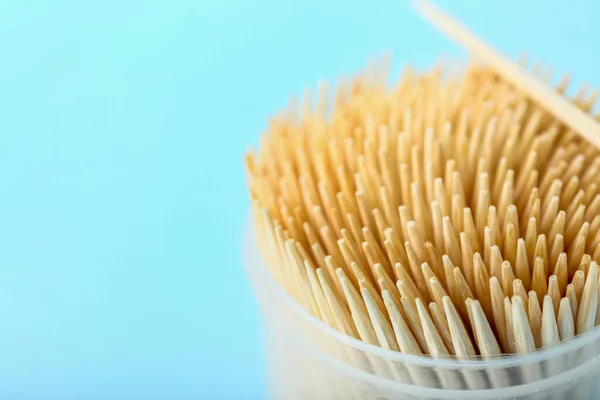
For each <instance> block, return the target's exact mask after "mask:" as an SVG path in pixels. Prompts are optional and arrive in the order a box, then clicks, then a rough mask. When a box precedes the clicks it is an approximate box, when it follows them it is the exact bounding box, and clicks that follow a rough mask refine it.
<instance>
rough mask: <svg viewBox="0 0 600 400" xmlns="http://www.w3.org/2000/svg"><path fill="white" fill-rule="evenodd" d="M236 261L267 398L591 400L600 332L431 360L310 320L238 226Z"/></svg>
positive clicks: (597, 383) (599, 365)
mask: <svg viewBox="0 0 600 400" xmlns="http://www.w3.org/2000/svg"><path fill="white" fill-rule="evenodd" d="M243 257H244V264H245V268H246V273H247V276H248V279H249V281H250V285H251V287H252V290H253V292H254V295H255V297H256V300H257V302H258V305H259V307H260V311H261V314H262V320H263V332H264V335H263V336H264V340H265V349H266V351H267V368H268V370H267V377H268V382H267V387H268V393H269V398H270V399H273V400H275V399H277V400H280V399H281V400H288V399H336V400H337V399H340V400H342V399H354V400H359V399H360V400H363V399H364V400H367V399H378V400H392V399H403V400H404V399H407V400H413V399H415V400H416V399H421V400H426V399H427V400H429V399H440V400H441V399H444V400H445V399H461V400H470V399H473V400H475V399H476V400H481V399H536V400H542V399H557V400H558V399H566V398H569V399H573V400H579V399H598V398H600V379H599V378H600V330H599V329H598V328H596V329H594V330H593V331H591V332H588V333H586V334H585V335H581V336H577V337H575V338H573V339H571V340H568V341H565V342H562V343H560V344H559V345H556V346H553V347H549V348H546V349H541V350H538V351H536V352H533V353H530V354H526V355H518V356H513V355H510V356H508V355H507V356H503V357H498V358H494V359H487V360H484V359H481V358H478V359H472V360H456V359H451V358H448V359H433V358H430V357H426V356H416V355H409V354H402V353H399V352H394V351H390V350H386V349H383V348H381V347H377V346H373V345H369V344H367V343H365V342H362V341H360V340H357V339H354V338H352V337H349V336H347V335H345V334H343V333H340V332H338V331H337V330H335V329H333V328H331V327H330V326H328V325H326V324H325V323H324V322H322V321H320V320H318V319H316V318H314V317H313V316H312V315H310V314H309V312H308V311H306V310H305V309H304V308H303V307H301V306H300V305H299V304H298V303H296V302H295V301H294V300H293V299H292V298H291V297H290V296H289V295H288V294H287V292H285V290H284V289H283V288H282V287H281V286H280V285H279V284H278V283H277V281H276V280H275V278H274V277H273V275H272V274H271V271H270V270H269V268H268V267H267V265H266V264H265V262H264V261H263V258H262V256H261V253H260V251H259V249H258V245H257V241H256V239H255V237H254V230H253V224H252V221H251V220H250V221H249V222H248V223H247V224H246V229H245V232H244V239H243Z"/></svg>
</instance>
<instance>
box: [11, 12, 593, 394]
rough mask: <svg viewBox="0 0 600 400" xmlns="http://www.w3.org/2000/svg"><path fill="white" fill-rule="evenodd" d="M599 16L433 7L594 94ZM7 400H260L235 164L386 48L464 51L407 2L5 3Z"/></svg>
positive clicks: (419, 61)
mask: <svg viewBox="0 0 600 400" xmlns="http://www.w3.org/2000/svg"><path fill="white" fill-rule="evenodd" d="M595 3H596V2H594V1H592V0H590V1H573V0H571V1H563V0H560V1H552V2H548V1H541V0H539V1H532V0H530V1H516V0H515V1H499V0H496V1H486V2H478V1H474V0H473V1H449V0H448V1H439V2H438V4H439V5H441V6H442V7H443V8H445V9H446V10H449V11H451V12H452V13H454V14H455V15H456V16H457V17H459V18H460V19H461V20H463V21H464V22H465V23H466V24H467V25H468V26H470V27H471V28H472V29H473V30H474V31H476V32H478V33H479V34H480V35H481V36H483V37H484V38H486V39H487V40H489V41H490V42H492V43H493V44H494V45H496V46H497V47H499V48H500V49H501V50H502V51H504V52H506V53H507V54H508V55H510V56H511V57H513V58H516V57H517V56H518V55H519V54H520V52H521V51H523V50H527V49H528V50H530V51H531V54H532V56H534V57H539V58H541V59H543V60H544V61H547V62H549V63H551V64H553V65H554V66H555V69H556V71H559V72H560V71H567V70H570V71H572V72H573V73H574V82H575V83H580V82H583V81H584V80H585V81H589V82H591V83H593V84H596V85H598V84H599V83H600V82H599V80H600V76H598V75H597V70H598V63H599V61H600V59H599V57H600V56H599V55H598V52H597V51H595V49H597V46H598V41H597V39H594V37H598V33H599V32H598V30H599V29H598V27H597V21H598V13H599V12H600V8H599V7H598V6H597V5H596V4H595ZM0 50H1V52H2V56H1V58H0V60H1V61H0V127H1V130H0V399H191V398H208V399H261V398H264V393H265V385H264V379H265V376H264V372H263V368H264V365H263V363H264V360H263V357H262V355H261V344H260V325H259V315H258V311H257V309H256V306H255V304H254V301H253V298H252V295H251V292H250V290H249V287H248V285H247V283H246V280H245V277H244V273H243V269H242V262H241V233H242V226H243V224H244V220H245V216H246V213H247V209H248V200H247V196H246V188H245V176H244V172H243V163H242V156H243V153H244V151H245V149H246V147H247V146H248V145H249V144H250V143H255V142H256V140H257V137H258V135H259V134H260V132H261V131H262V130H263V129H264V128H265V126H266V124H265V121H266V119H267V117H268V116H269V115H270V114H271V113H272V112H274V111H275V109H277V108H278V107H279V106H282V105H285V104H286V102H287V97H288V96H289V95H290V94H296V93H298V92H299V91H300V89H302V88H304V87H314V84H315V83H316V82H317V80H319V79H320V78H330V79H335V77H336V76H338V75H340V74H349V73H352V72H353V71H355V70H357V69H359V68H361V67H362V66H363V63H364V61H365V60H366V59H367V58H368V57H369V56H373V55H379V54H381V53H382V52H383V51H384V50H391V51H392V52H393V54H394V67H395V69H394V72H395V73H396V72H397V71H398V69H397V67H399V66H401V65H404V64H405V63H406V62H408V61H413V62H414V63H415V64H416V65H418V66H427V65H430V64H432V63H433V62H434V61H435V60H436V59H437V57H438V55H439V54H446V55H449V56H459V57H464V56H465V54H464V53H463V52H462V51H460V50H459V49H458V48H457V47H455V46H454V45H452V44H451V43H450V42H448V41H447V40H445V39H444V38H442V36H441V35H440V34H439V33H438V32H437V31H435V30H433V29H432V28H430V27H429V26H428V25H427V24H426V23H424V22H423V21H422V20H421V19H420V18H419V17H418V16H416V15H415V14H413V12H412V11H411V10H410V9H409V7H408V6H407V5H406V3H405V2H404V1H397V0H389V1H387V0H386V1H384V0H375V1H364V2H361V1H355V2H353V1H344V2H342V1H328V2H327V1H322V0H319V1H317V0H302V1H299V0H295V1H289V0H285V1H274V0H257V1H255V2H249V1H248V2H244V1H214V2H210V1H203V0H200V1H191V0H190V1H180V0H172V1H161V2H158V1H125V2H123V1H114V0H112V1H104V2H86V1H63V2H44V1H4V2H2V3H1V4H0Z"/></svg>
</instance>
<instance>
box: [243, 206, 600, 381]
mask: <svg viewBox="0 0 600 400" xmlns="http://www.w3.org/2000/svg"><path fill="white" fill-rule="evenodd" d="M249 214H250V215H249V216H248V217H247V219H246V223H245V226H244V233H243V240H242V242H243V243H242V247H243V249H242V255H243V258H244V260H243V261H244V266H245V270H246V274H247V275H248V276H250V275H251V270H252V273H256V272H258V273H259V274H260V278H261V282H262V284H264V285H265V286H266V288H267V290H269V291H272V292H273V293H274V294H275V295H276V296H277V297H278V299H279V301H281V302H283V303H285V304H286V305H288V306H289V307H290V308H291V309H292V310H293V311H294V312H295V313H296V314H297V315H298V317H300V318H302V319H304V320H305V321H307V322H308V323H310V324H311V325H313V326H314V327H315V328H318V329H319V330H321V331H323V332H324V333H325V334H327V335H328V336H330V337H332V338H334V339H335V340H337V341H339V342H340V343H342V344H344V345H346V346H350V347H352V348H355V349H357V350H360V351H363V352H365V353H368V354H371V355H373V356H376V357H380V358H382V359H385V360H389V361H395V362H401V363H404V364H408V365H414V366H422V367H429V368H438V369H439V368H446V369H461V370H464V369H477V370H479V369H482V368H485V369H501V368H509V367H513V366H522V365H526V364H533V363H539V362H543V361H547V360H551V359H553V358H556V357H560V356H563V355H566V354H567V353H571V352H574V351H575V350H577V349H579V348H582V347H584V346H586V345H587V344H590V343H592V342H594V341H596V340H598V339H599V338H600V326H596V327H594V329H592V330H591V331H589V332H586V333H585V334H582V335H577V336H575V337H573V338H572V339H569V340H566V341H563V342H561V343H560V344H558V345H555V346H551V347H546V348H542V349H539V350H536V351H534V352H531V353H528V354H516V355H513V354H508V355H501V356H498V357H492V358H486V359H483V358H481V357H480V356H479V357H478V358H469V359H456V358H454V357H452V358H432V357H428V356H422V355H414V354H404V353H401V352H397V351H392V350H387V349H384V348H382V347H379V346H375V345H372V344H369V343H366V342H364V341H362V340H359V339H355V338H353V337H351V336H348V335H346V334H345V333H342V332H339V331H338V330H336V329H334V328H332V327H331V326H329V325H327V324H326V323H325V322H323V321H321V320H320V319H318V318H315V317H314V316H312V315H311V314H310V313H309V312H308V311H307V310H306V309H305V308H304V307H302V306H301V305H300V304H298V303H297V302H296V301H295V300H294V299H293V298H292V297H291V296H290V295H289V294H288V293H287V291H286V290H285V289H284V288H283V287H282V286H281V285H280V284H279V282H277V280H276V279H275V277H274V276H273V275H272V274H271V271H270V270H269V268H268V267H267V266H266V264H265V262H264V259H263V257H262V255H261V254H260V251H259V249H258V245H257V242H256V237H255V235H254V224H253V218H252V214H251V213H249Z"/></svg>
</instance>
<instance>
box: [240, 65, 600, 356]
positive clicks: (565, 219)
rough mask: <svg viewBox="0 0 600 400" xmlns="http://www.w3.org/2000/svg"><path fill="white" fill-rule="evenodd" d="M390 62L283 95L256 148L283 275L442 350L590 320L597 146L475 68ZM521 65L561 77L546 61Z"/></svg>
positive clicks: (572, 102) (395, 338)
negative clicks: (393, 69) (283, 105)
mask: <svg viewBox="0 0 600 400" xmlns="http://www.w3.org/2000/svg"><path fill="white" fill-rule="evenodd" d="M387 69H388V63H387V62H386V61H385V60H384V61H383V62H378V63H371V64H370V65H369V66H368V67H367V68H366V69H365V70H364V71H363V72H361V73H360V74H358V75H357V76H355V77H354V78H352V79H346V80H340V81H339V83H338V85H337V86H336V87H335V88H334V89H330V86H329V85H328V84H327V83H323V84H321V85H320V87H319V90H318V93H317V95H316V96H311V94H310V93H306V94H305V95H304V96H303V97H302V98H301V99H300V101H299V102H298V103H296V102H295V101H291V102H290V106H289V108H288V109H287V110H285V111H282V112H280V113H279V114H277V115H275V116H274V117H273V118H272V119H271V120H270V123H269V128H268V131H267V132H266V134H265V135H263V136H262V141H261V144H260V148H259V150H258V152H256V153H249V154H248V155H247V158H246V167H247V172H248V185H249V190H250V195H251V199H252V205H253V210H254V221H255V234H256V237H257V239H258V241H259V244H260V247H261V250H262V254H263V256H264V258H265V261H266V263H267V265H268V267H269V268H270V270H271V272H272V274H273V276H274V277H275V278H276V279H277V281H278V282H279V284H280V285H281V286H282V287H283V288H284V289H285V290H286V291H287V292H288V293H289V295H290V296H291V297H293V298H294V299H295V301H297V302H298V303H299V304H300V305H302V306H303V307H305V308H306V310H308V312H310V313H311V314H312V315H313V316H314V317H316V318H319V319H321V320H322V321H324V322H325V323H327V324H329V325H330V326H332V327H333V328H335V329H337V330H338V331H340V332H342V333H345V334H346V335H349V336H352V337H354V338H356V339H360V340H363V341H365V342H367V343H369V344H373V345H377V346H381V347H384V348H386V349H389V350H393V351H400V352H404V353H411V354H429V355H431V356H434V357H442V356H456V357H458V358H467V357H471V356H476V355H481V356H484V357H492V356H496V355H499V354H503V353H528V352H532V351H535V350H536V349H540V348H542V347H547V346H553V345H556V344H558V343H559V342H561V341H564V340H568V339H570V338H572V337H573V336H575V335H580V334H584V333H585V332H587V331H589V330H591V329H593V328H594V327H595V326H596V325H598V324H599V323H600V308H599V307H598V296H599V289H598V288H599V283H598V281H599V269H598V263H599V262H600V229H599V228H600V173H599V171H600V152H599V151H598V149H597V148H596V147H594V145H592V144H590V142H589V141H588V140H586V139H585V138H583V137H581V136H580V134H581V132H578V131H576V128H574V126H577V122H575V123H569V122H572V119H571V120H568V121H566V120H565V118H563V116H562V115H561V116H560V117H559V116H557V114H555V113H554V112H553V109H552V106H551V105H550V106H547V105H546V104H540V102H539V100H538V99H537V98H536V97H535V96H533V95H531V93H530V90H529V89H530V88H529V89H528V88H525V89H524V88H523V87H522V86H520V83H519V81H518V79H516V80H515V79H507V78H506V76H504V74H502V73H499V72H498V70H497V69H496V68H492V67H488V66H485V65H482V64H478V63H470V64H468V65H465V66H461V65H460V64H458V63H455V64H452V65H448V64H445V63H440V64H439V65H437V66H435V67H434V68H433V69H432V70H430V71H416V70H414V69H412V68H410V67H408V68H406V69H405V70H404V72H403V73H402V75H401V77H400V79H399V81H398V82H397V83H396V84H394V85H392V86H391V87H390V86H388V85H387V81H388V74H387ZM509 75H510V74H509ZM511 76H512V75H511ZM527 76H528V77H529V78H528V79H529V81H527V82H535V83H538V84H539V83H540V82H541V83H543V84H544V85H549V84H550V83H549V82H550V81H551V73H550V71H549V70H548V69H545V68H544V67H543V66H542V65H541V64H539V63H538V64H536V66H534V67H533V69H532V70H531V71H530V72H529V73H528V75H527ZM512 77H514V76H512ZM568 83H569V78H568V76H565V77H564V78H563V79H562V80H561V81H560V83H559V84H558V86H556V87H555V88H554V89H552V90H551V89H550V88H549V86H548V89H547V90H548V91H552V96H555V97H553V99H554V100H556V99H558V100H557V101H558V103H557V104H563V103H568V106H569V107H571V108H572V109H576V110H577V113H579V114H577V116H579V115H580V114H581V115H585V116H586V118H588V119H589V120H592V117H590V111H591V109H592V107H593V105H594V103H595V101H596V97H597V95H598V92H597V91H589V90H588V89H587V88H585V87H584V88H582V89H581V90H580V91H579V92H578V93H577V94H576V95H575V96H574V97H572V98H570V99H567V98H566V97H565V96H566V95H565V93H566V90H567V87H568ZM531 90H533V89H531ZM313 97H315V98H314V100H313ZM561 102H563V103H561ZM569 110H571V109H569ZM596 119H598V118H596ZM594 123H595V122H594Z"/></svg>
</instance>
